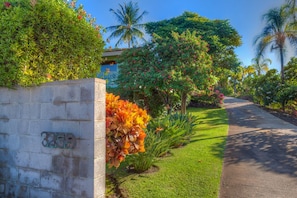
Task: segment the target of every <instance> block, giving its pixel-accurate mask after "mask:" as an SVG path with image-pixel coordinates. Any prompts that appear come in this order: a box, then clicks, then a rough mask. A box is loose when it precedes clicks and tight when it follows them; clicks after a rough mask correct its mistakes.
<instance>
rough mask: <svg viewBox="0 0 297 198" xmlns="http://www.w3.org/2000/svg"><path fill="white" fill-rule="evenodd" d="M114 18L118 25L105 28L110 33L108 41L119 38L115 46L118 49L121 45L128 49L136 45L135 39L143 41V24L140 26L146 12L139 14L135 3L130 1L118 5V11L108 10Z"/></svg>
mask: <svg viewBox="0 0 297 198" xmlns="http://www.w3.org/2000/svg"><path fill="white" fill-rule="evenodd" d="M110 11H111V12H112V13H113V14H114V16H115V17H116V20H117V21H118V23H119V24H118V25H114V26H110V27H107V28H106V29H107V30H108V31H112V33H111V34H110V36H109V37H108V39H113V38H119V39H118V41H117V42H116V44H115V46H116V47H118V46H119V45H120V44H122V43H127V44H128V47H129V48H130V47H133V46H136V45H137V44H138V41H137V38H139V39H141V40H143V41H145V39H144V32H143V31H142V30H141V28H143V27H144V24H140V22H141V20H142V19H143V16H144V15H146V14H147V12H146V11H143V12H140V9H139V7H138V4H137V3H134V2H132V1H130V2H128V3H123V5H122V4H119V9H116V10H114V9H110Z"/></svg>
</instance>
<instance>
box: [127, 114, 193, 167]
mask: <svg viewBox="0 0 297 198" xmlns="http://www.w3.org/2000/svg"><path fill="white" fill-rule="evenodd" d="M197 124H198V122H197V118H196V117H195V116H193V115H191V114H185V115H183V114H180V113H175V114H171V115H167V116H165V117H160V118H155V119H153V120H151V121H150V123H149V124H148V127H147V132H146V135H147V136H146V139H145V149H146V152H144V153H138V154H136V155H131V156H129V157H128V158H127V159H128V164H129V165H130V167H133V169H134V170H135V171H136V172H143V171H146V170H148V169H149V168H150V167H151V166H152V165H153V164H154V163H155V162H156V161H157V157H161V156H164V155H166V154H167V153H168V152H169V151H170V149H172V148H176V147H180V146H183V145H186V144H188V143H189V142H190V139H191V137H192V136H193V133H194V126H196V125H197Z"/></svg>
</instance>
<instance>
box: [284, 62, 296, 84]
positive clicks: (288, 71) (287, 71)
mask: <svg viewBox="0 0 297 198" xmlns="http://www.w3.org/2000/svg"><path fill="white" fill-rule="evenodd" d="M284 75H285V81H286V83H289V84H292V83H294V82H295V83H297V58H295V57H292V58H291V60H290V61H289V62H288V64H287V65H286V66H285V67H284Z"/></svg>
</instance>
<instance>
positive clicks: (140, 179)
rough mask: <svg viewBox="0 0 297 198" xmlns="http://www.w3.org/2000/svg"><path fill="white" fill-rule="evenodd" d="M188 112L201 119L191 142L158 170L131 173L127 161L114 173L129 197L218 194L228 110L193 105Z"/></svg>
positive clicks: (163, 161)
mask: <svg viewBox="0 0 297 198" xmlns="http://www.w3.org/2000/svg"><path fill="white" fill-rule="evenodd" d="M188 112H191V113H192V114H194V115H196V116H197V117H199V121H200V122H201V123H200V124H199V125H198V126H197V127H196V128H195V131H196V133H195V135H194V137H193V138H192V141H191V143H190V144H188V145H186V146H184V147H182V148H178V149H173V150H172V151H171V153H172V155H170V156H167V157H163V158H161V159H160V160H159V161H158V162H157V163H156V165H157V166H158V168H159V170H158V171H157V172H153V173H143V174H131V173H130V174H129V173H127V172H126V170H125V164H123V166H121V167H120V168H119V169H117V170H116V171H115V172H114V176H115V177H116V178H117V179H118V182H119V183H120V188H121V189H122V191H123V192H124V196H125V197H129V198H139V197H141V198H145V197H148V198H159V197H164V198H165V197H166V198H168V197H171V198H172V197H179V198H180V197H199V198H201V197H207V198H211V197H218V192H219V186H220V179H221V173H222V165H223V152H224V147H225V141H226V136H227V131H228V120H227V114H226V111H225V110H224V109H198V108H191V109H188ZM107 172H108V173H110V172H111V170H107ZM112 172H113V171H112Z"/></svg>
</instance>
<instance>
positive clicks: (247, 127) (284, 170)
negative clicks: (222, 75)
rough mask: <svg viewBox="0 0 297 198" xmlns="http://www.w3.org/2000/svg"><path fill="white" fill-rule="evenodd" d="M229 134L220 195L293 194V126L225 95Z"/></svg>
mask: <svg viewBox="0 0 297 198" xmlns="http://www.w3.org/2000/svg"><path fill="white" fill-rule="evenodd" d="M225 108H226V109H227V112H228V116H229V135H228V139H227V145H226V150H225V156H224V167H223V174H222V180H221V189H220V195H219V197H220V198H297V127H296V126H294V125H292V124H289V123H288V122H285V121H283V120H281V119H279V118H276V117H274V116H272V115H271V114H269V113H267V112H265V111H264V110H262V109H260V108H258V107H257V106H256V105H254V104H253V103H251V102H249V101H246V100H240V99H236V98H231V97H226V99H225Z"/></svg>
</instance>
